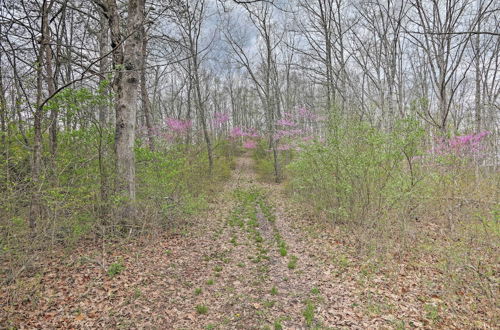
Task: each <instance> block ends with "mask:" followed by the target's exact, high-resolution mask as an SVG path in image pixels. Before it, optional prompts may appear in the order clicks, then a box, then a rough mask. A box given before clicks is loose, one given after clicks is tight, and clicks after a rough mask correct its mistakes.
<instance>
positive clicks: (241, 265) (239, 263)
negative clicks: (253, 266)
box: [237, 262, 245, 268]
mask: <svg viewBox="0 0 500 330" xmlns="http://www.w3.org/2000/svg"><path fill="white" fill-rule="evenodd" d="M237 266H238V267H242V268H243V267H245V263H243V262H238V264H237Z"/></svg>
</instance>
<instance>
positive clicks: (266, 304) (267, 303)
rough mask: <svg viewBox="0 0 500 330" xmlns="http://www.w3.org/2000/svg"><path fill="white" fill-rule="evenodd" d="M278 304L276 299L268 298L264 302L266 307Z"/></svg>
mask: <svg viewBox="0 0 500 330" xmlns="http://www.w3.org/2000/svg"><path fill="white" fill-rule="evenodd" d="M275 304H276V301H274V300H267V301H265V302H264V307H266V308H272V307H273V306H274V305H275Z"/></svg>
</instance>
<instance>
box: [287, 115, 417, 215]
mask: <svg viewBox="0 0 500 330" xmlns="http://www.w3.org/2000/svg"><path fill="white" fill-rule="evenodd" d="M399 126H400V129H399V130H398V129H397V130H395V132H394V133H391V134H388V133H384V132H382V131H380V130H377V129H375V128H373V127H370V126H369V125H368V124H366V123H349V124H346V125H345V126H340V125H333V124H331V125H330V127H329V130H328V136H327V138H326V141H325V143H322V142H315V143H312V144H309V145H306V146H304V147H303V151H302V152H300V153H298V154H297V155H296V159H295V160H294V161H292V162H291V163H290V165H289V166H288V171H289V172H290V175H289V176H290V177H291V179H290V181H289V187H290V188H291V190H292V191H293V192H294V194H295V195H296V196H298V197H300V198H302V199H304V200H307V201H308V202H311V203H313V205H314V206H315V207H316V208H317V209H318V210H319V209H321V210H324V211H326V212H327V213H329V214H330V215H331V217H332V219H333V220H334V221H340V222H347V221H350V222H366V221H368V220H369V219H372V220H373V219H376V218H378V217H379V216H380V215H381V214H382V213H384V212H387V210H388V208H394V207H400V206H401V204H402V203H403V202H404V201H408V200H409V199H410V198H411V196H412V195H413V194H414V189H415V188H416V182H417V180H418V178H417V176H418V175H419V173H418V171H419V169H418V168H416V164H414V161H413V159H414V157H415V156H416V155H417V154H418V145H419V143H420V139H421V138H422V135H423V134H422V130H421V129H420V128H419V127H418V125H416V123H415V122H413V121H405V122H402V123H400V124H399Z"/></svg>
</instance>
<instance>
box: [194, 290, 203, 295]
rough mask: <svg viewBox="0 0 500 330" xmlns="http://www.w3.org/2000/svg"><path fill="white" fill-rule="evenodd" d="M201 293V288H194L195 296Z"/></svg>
mask: <svg viewBox="0 0 500 330" xmlns="http://www.w3.org/2000/svg"><path fill="white" fill-rule="evenodd" d="M201 291H202V290H201V288H196V289H195V290H194V294H195V295H197V296H199V295H200V294H201Z"/></svg>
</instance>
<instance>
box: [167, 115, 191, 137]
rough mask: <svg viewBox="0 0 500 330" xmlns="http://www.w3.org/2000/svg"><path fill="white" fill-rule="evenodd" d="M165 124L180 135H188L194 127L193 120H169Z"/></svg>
mask: <svg viewBox="0 0 500 330" xmlns="http://www.w3.org/2000/svg"><path fill="white" fill-rule="evenodd" d="M165 124H166V125H167V127H168V128H169V129H170V130H172V131H174V132H176V133H178V134H184V133H187V131H188V130H189V129H190V128H191V126H192V123H191V120H181V119H175V118H167V119H166V120H165Z"/></svg>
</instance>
